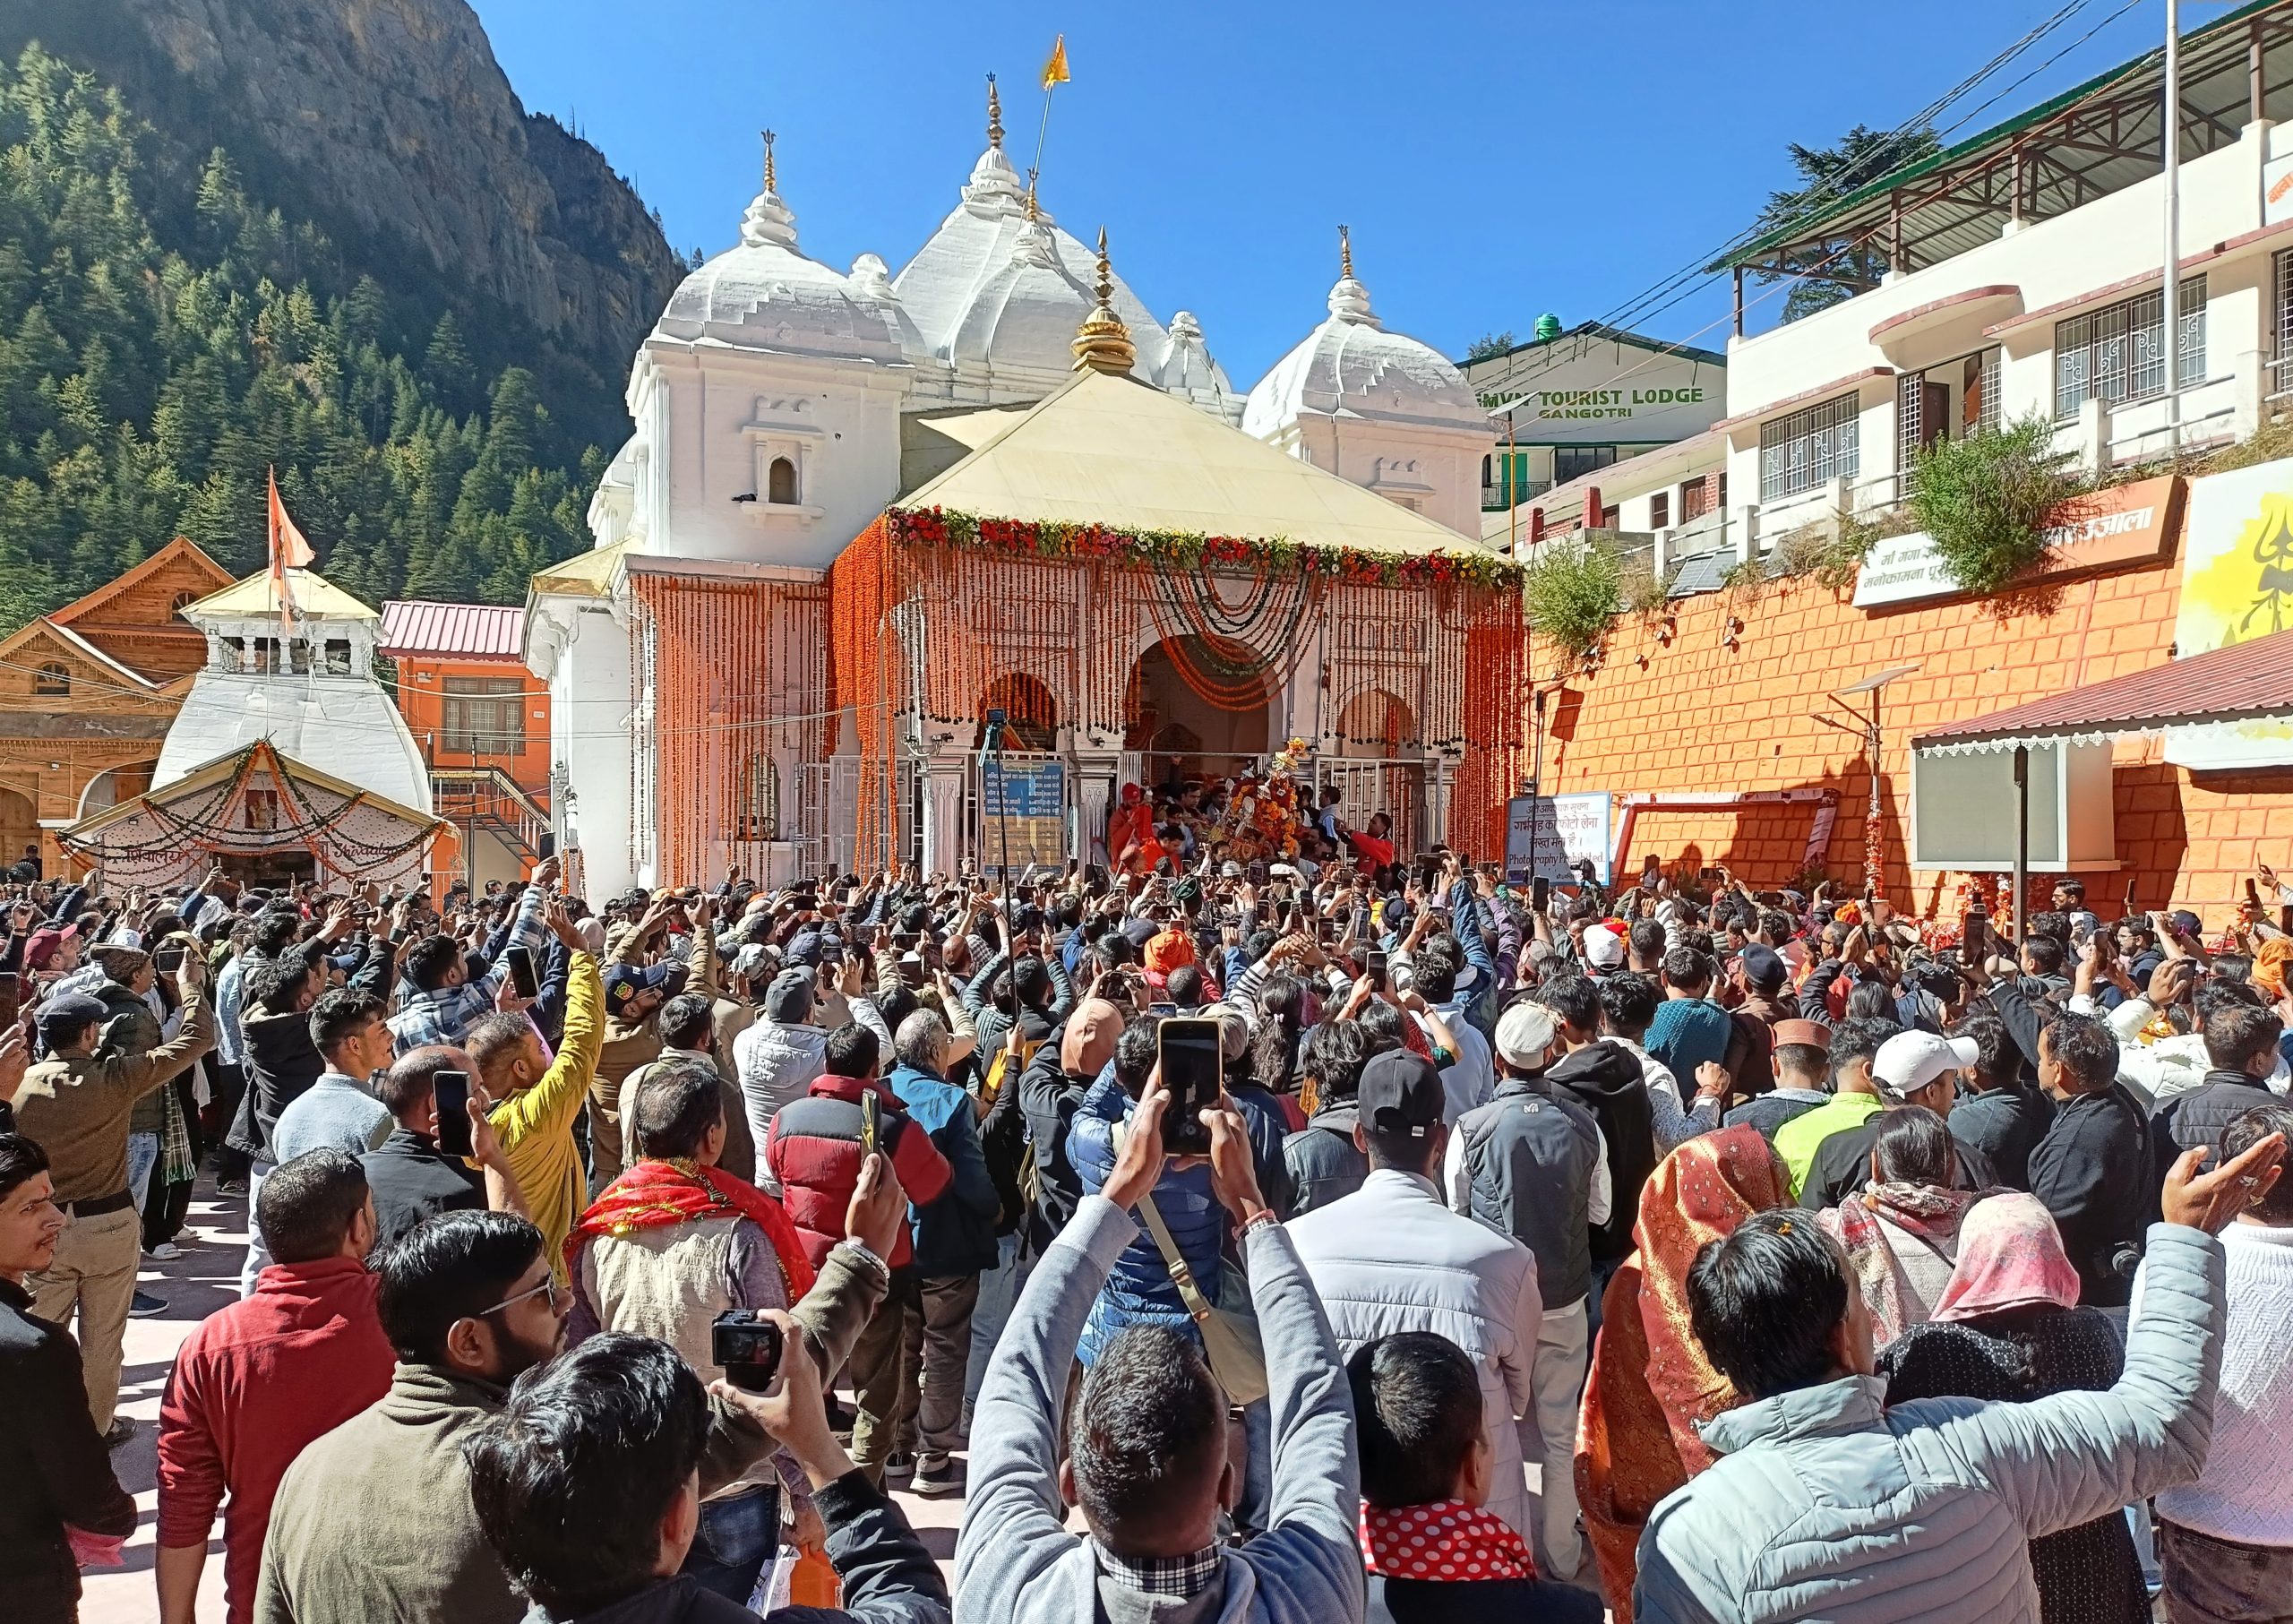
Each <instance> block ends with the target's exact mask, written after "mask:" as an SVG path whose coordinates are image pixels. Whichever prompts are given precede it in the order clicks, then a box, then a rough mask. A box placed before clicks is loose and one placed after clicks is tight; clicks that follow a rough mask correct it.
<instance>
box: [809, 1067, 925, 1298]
mask: <svg viewBox="0 0 2293 1624" xmlns="http://www.w3.org/2000/svg"><path fill="white" fill-rule="evenodd" d="M864 1091H872V1092H873V1093H874V1094H875V1096H876V1098H877V1100H878V1102H879V1103H880V1106H881V1110H882V1115H881V1116H880V1119H879V1121H878V1125H877V1132H878V1133H879V1134H880V1136H881V1142H880V1145H879V1147H878V1148H879V1149H880V1150H882V1151H884V1152H885V1153H886V1154H888V1155H889V1156H890V1157H891V1162H892V1172H893V1173H896V1174H897V1175H898V1178H899V1183H900V1188H901V1189H902V1190H906V1192H907V1199H908V1201H909V1203H910V1204H911V1205H913V1206H915V1207H928V1206H930V1205H931V1204H932V1202H933V1201H936V1200H938V1199H940V1192H941V1191H943V1190H946V1189H947V1188H948V1181H949V1179H950V1178H952V1177H953V1176H954V1174H953V1173H952V1172H951V1171H950V1170H949V1166H948V1158H947V1157H945V1156H941V1155H940V1147H938V1146H936V1145H934V1144H933V1143H932V1136H931V1135H930V1134H928V1133H926V1132H925V1131H924V1130H923V1129H922V1128H921V1127H919V1126H918V1125H917V1124H916V1123H915V1121H912V1120H911V1119H910V1118H909V1116H908V1114H907V1107H906V1106H905V1105H903V1104H900V1103H899V1096H897V1095H896V1094H894V1093H893V1092H892V1091H891V1090H890V1089H889V1087H885V1086H884V1085H883V1084H882V1083H881V1082H878V1081H874V1080H872V1079H870V1078H857V1077H824V1078H820V1080H819V1081H817V1082H815V1083H814V1084H813V1085H812V1090H811V1092H810V1093H809V1094H807V1095H806V1096H805V1097H804V1098H803V1099H801V1100H792V1101H791V1102H789V1103H788V1104H786V1105H783V1106H782V1107H781V1108H780V1109H779V1110H778V1111H777V1112H776V1113H774V1114H773V1118H772V1132H771V1134H770V1136H769V1138H768V1139H766V1140H765V1147H764V1157H765V1165H766V1166H768V1167H769V1168H771V1169H772V1176H773V1178H774V1179H775V1180H777V1181H778V1182H779V1185H780V1199H781V1202H782V1204H783V1205H784V1206H786V1208H787V1209H788V1216H789V1218H790V1219H791V1220H793V1221H794V1224H795V1225H796V1233H798V1234H799V1235H800V1236H801V1237H802V1238H803V1243H804V1256H805V1257H806V1258H808V1259H811V1261H812V1267H814V1268H818V1267H820V1260H821V1259H824V1258H826V1257H827V1256H828V1249H829V1247H831V1246H834V1245H835V1244H836V1243H837V1242H838V1241H841V1240H842V1239H844V1215H845V1213H846V1209H847V1208H849V1207H851V1205H852V1192H853V1190H855V1189H856V1188H857V1187H858V1185H859V1183H860V1164H861V1161H862V1159H863V1153H862V1151H861V1148H860V1096H861V1095H862V1093H863V1092H864ZM914 1258H915V1248H914V1247H913V1246H912V1245H911V1244H910V1241H909V1234H908V1226H907V1225H906V1224H901V1225H900V1230H899V1238H898V1240H897V1242H894V1243H893V1246H892V1255H891V1256H890V1257H889V1258H887V1259H884V1261H885V1262H887V1263H889V1264H890V1265H891V1267H894V1268H898V1267H901V1266H902V1265H903V1264H906V1263H908V1262H910V1261H912V1260H913V1259H914Z"/></svg>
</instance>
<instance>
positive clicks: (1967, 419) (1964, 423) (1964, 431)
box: [1959, 345, 1998, 439]
mask: <svg viewBox="0 0 2293 1624" xmlns="http://www.w3.org/2000/svg"><path fill="white" fill-rule="evenodd" d="M1997 426H1998V349H1997V346H1995V345H1994V346H1993V347H1992V348H1988V349H1985V350H1980V351H1978V352H1977V353H1975V354H1974V355H1971V356H1969V357H1967V358H1966V361H1965V363H1964V365H1962V367H1961V368H1960V376H1959V434H1960V437H1961V438H1962V439H1963V438H1964V437H1965V436H1966V435H1968V434H1982V433H1986V432H1988V431H1989V430H1991V429H1995V428H1997Z"/></svg>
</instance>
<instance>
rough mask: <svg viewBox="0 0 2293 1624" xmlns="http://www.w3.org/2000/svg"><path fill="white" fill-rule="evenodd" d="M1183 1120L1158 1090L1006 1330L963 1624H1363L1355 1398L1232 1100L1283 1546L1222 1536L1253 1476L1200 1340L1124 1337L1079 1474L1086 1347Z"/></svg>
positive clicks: (981, 1461)
mask: <svg viewBox="0 0 2293 1624" xmlns="http://www.w3.org/2000/svg"><path fill="white" fill-rule="evenodd" d="M1169 1104H1170V1095H1169V1093H1168V1091H1167V1090H1165V1089H1164V1087H1163V1086H1162V1082H1161V1078H1160V1077H1159V1075H1158V1076H1157V1077H1156V1078H1154V1079H1153V1080H1151V1081H1150V1082H1149V1083H1148V1085H1147V1092H1146V1095H1145V1096H1144V1097H1143V1098H1142V1099H1141V1101H1140V1103H1139V1105H1138V1110H1137V1112H1136V1113H1135V1114H1134V1116H1133V1118H1132V1120H1131V1123H1130V1130H1129V1133H1128V1135H1127V1136H1126V1137H1125V1139H1124V1142H1123V1146H1122V1150H1121V1155H1120V1156H1118V1158H1117V1159H1116V1162H1115V1165H1114V1170H1113V1172H1112V1174H1111V1175H1110V1176H1109V1178H1108V1180H1107V1181H1106V1183H1105V1184H1104V1187H1103V1189H1102V1193H1100V1194H1098V1195H1095V1196H1087V1197H1086V1198H1084V1199H1083V1201H1082V1203H1081V1205H1080V1206H1079V1207H1078V1209H1077V1210H1076V1214H1075V1216H1074V1219H1073V1221H1072V1222H1070V1223H1069V1224H1068V1225H1067V1227H1066V1228H1065V1229H1064V1230H1062V1231H1061V1233H1060V1234H1059V1237H1058V1239H1056V1240H1055V1241H1053V1242H1052V1243H1051V1244H1050V1246H1048V1247H1047V1248H1045V1249H1044V1251H1043V1258H1042V1259H1041V1260H1040V1261H1039V1262H1038V1263H1037V1264H1036V1265H1035V1272H1034V1274H1033V1275H1032V1276H1030V1277H1029V1279H1028V1281H1027V1284H1026V1290H1025V1291H1024V1292H1022V1293H1021V1294H1020V1297H1019V1302H1018V1307H1017V1308H1016V1309H1015V1310H1013V1311H1012V1315H1011V1319H1010V1323H1009V1325H1008V1326H1007V1327H1006V1328H1005V1330H1004V1333H1003V1340H1002V1342H1001V1345H1000V1346H999V1348H998V1350H997V1354H998V1357H997V1360H996V1362H995V1363H994V1364H993V1365H992V1366H991V1367H990V1369H989V1371H988V1375H987V1380H986V1384H985V1386H984V1387H983V1388H981V1390H980V1395H979V1404H978V1408H977V1413H976V1416H975V1422H974V1424H973V1428H972V1440H973V1442H972V1456H971V1498H970V1501H969V1503H968V1504H967V1505H966V1508H965V1517H964V1525H963V1532H962V1534H960V1535H959V1536H958V1540H957V1542H956V1618H957V1621H958V1624H1074V1620H1077V1619H1087V1618H1091V1617H1093V1616H1097V1617H1100V1618H1104V1620H1107V1624H1209V1621H1210V1620H1216V1624H1359V1620H1361V1608H1362V1596H1363V1579H1362V1572H1361V1551H1360V1549H1359V1548H1358V1546H1357V1545H1356V1544H1355V1536H1354V1524H1355V1521H1356V1518H1357V1517H1358V1516H1359V1514H1360V1510H1361V1474H1360V1470H1359V1467H1358V1465H1356V1462H1355V1457H1354V1448H1353V1396H1352V1390H1351V1388H1350V1387H1349V1386H1348V1384H1347V1381H1346V1377H1345V1371H1344V1365H1343V1364H1342V1362H1340V1361H1339V1359H1338V1354H1337V1344H1336V1342H1335V1339H1334V1338H1333V1337H1332V1336H1331V1335H1330V1329H1329V1325H1328V1322H1327V1320H1326V1319H1324V1318H1323V1315H1322V1309H1321V1302H1320V1300H1319V1299H1318V1298H1317V1297H1316V1296H1315V1294H1314V1289H1313V1286H1312V1285H1311V1283H1310V1281H1309V1280H1308V1279H1307V1277H1306V1271H1305V1269H1304V1267H1302V1266H1301V1264H1300V1263H1299V1261H1298V1255H1297V1253H1296V1251H1295V1250H1293V1249H1292V1246H1291V1243H1290V1237H1289V1236H1288V1235H1287V1234H1286V1233H1284V1230H1283V1228H1282V1225H1281V1224H1279V1223H1278V1222H1277V1221H1276V1220H1275V1216H1274V1215H1273V1214H1272V1213H1271V1212H1269V1211H1268V1210H1267V1207H1266V1204H1265V1202H1264V1200H1263V1199H1261V1198H1260V1196H1259V1194H1258V1177H1257V1173H1256V1171H1255V1169H1254V1165H1253V1163H1252V1161H1251V1156H1250V1134H1249V1130H1248V1128H1247V1127H1246V1126H1245V1124H1244V1123H1243V1121H1242V1119H1241V1115H1240V1114H1239V1113H1236V1112H1234V1111H1233V1110H1232V1108H1231V1106H1229V1105H1226V1104H1225V1103H1224V1102H1223V1101H1222V1103H1221V1104H1222V1107H1224V1108H1222V1109H1219V1110H1215V1111H1206V1112H1204V1113H1203V1116H1204V1120H1205V1121H1206V1122H1207V1124H1208V1126H1209V1128H1210V1133H1211V1151H1210V1161H1211V1169H1212V1173H1213V1181H1214V1186H1215V1189H1216V1190H1217V1193H1218V1199H1219V1200H1220V1201H1221V1202H1222V1203H1223V1204H1224V1206H1225V1207H1226V1208H1227V1209H1228V1210H1229V1211H1230V1212H1232V1214H1233V1215H1234V1217H1235V1220H1236V1221H1237V1223H1238V1224H1240V1225H1241V1234H1242V1258H1243V1262H1244V1265H1245V1267H1246V1268H1247V1270H1248V1272H1249V1276H1250V1296H1251V1299H1252V1301H1253V1302H1254V1304H1255V1306H1256V1308H1257V1310H1258V1328H1259V1331H1260V1334H1261V1336H1263V1338H1264V1342H1265V1349H1266V1377H1267V1387H1268V1389H1269V1391H1268V1395H1267V1396H1268V1400H1269V1403H1270V1404H1271V1406H1272V1410H1273V1431H1274V1467H1273V1474H1272V1477H1273V1493H1272V1496H1271V1499H1270V1503H1269V1507H1268V1517H1267V1529H1266V1532H1265V1533H1263V1534H1259V1535H1258V1537H1257V1538H1256V1539H1253V1540H1252V1541H1251V1542H1250V1543H1249V1544H1248V1545H1246V1546H1244V1547H1242V1548H1241V1549H1240V1550H1233V1549H1230V1548H1228V1547H1227V1546H1226V1545H1225V1544H1224V1542H1222V1541H1221V1540H1220V1538H1219V1534H1218V1524H1219V1514H1220V1513H1221V1512H1222V1511H1223V1510H1224V1509H1226V1508H1230V1507H1231V1506H1232V1504H1233V1502H1234V1498H1235V1494H1236V1491H1238V1490H1239V1489H1240V1487H1241V1476H1242V1473H1241V1465H1240V1463H1238V1462H1235V1461H1233V1460H1232V1459H1231V1458H1230V1457H1229V1455H1228V1437H1229V1432H1230V1429H1229V1426H1228V1419H1227V1418H1228V1407H1229V1401H1228V1398H1227V1396H1226V1394H1225V1392H1224V1390H1223V1389H1222V1388H1221V1387H1220V1386H1219V1383H1218V1381H1217V1379H1215V1377H1214V1376H1213V1375H1212V1374H1211V1373H1210V1370H1209V1367H1208V1365H1207V1363H1206V1362H1204V1359H1203V1356H1202V1353H1201V1352H1200V1350H1199V1349H1198V1347H1197V1346H1196V1345H1195V1344H1194V1342H1193V1341H1192V1339H1190V1338H1189V1337H1186V1336H1181V1335H1180V1334H1179V1333H1178V1332H1176V1331H1173V1330H1171V1329H1169V1328H1163V1327H1137V1328H1131V1329H1129V1330H1126V1331H1123V1332H1121V1333H1119V1334H1118V1335H1117V1336H1114V1337H1112V1339H1110V1341H1109V1343H1108V1345H1107V1346H1106V1348H1105V1349H1104V1351H1103V1352H1102V1353H1101V1355H1100V1357H1099V1359H1098V1361H1097V1362H1095V1364H1094V1365H1093V1366H1092V1368H1091V1370H1090V1372H1089V1373H1088V1374H1087V1375H1086V1377H1085V1378H1084V1379H1083V1382H1082V1385H1081V1388H1080V1390H1079V1391H1078V1394H1077V1396H1076V1399H1075V1404H1074V1406H1073V1413H1072V1414H1071V1416H1070V1417H1069V1424H1068V1445H1069V1454H1068V1457H1067V1459H1066V1460H1064V1461H1063V1462H1061V1461H1060V1448H1059V1435H1058V1429H1059V1416H1060V1411H1061V1403H1062V1399H1063V1397H1064V1396H1065V1394H1066V1392H1067V1386H1068V1373H1069V1371H1070V1370H1071V1369H1072V1368H1073V1366H1074V1362H1075V1345H1076V1342H1077V1340H1078V1338H1079V1336H1081V1334H1082V1329H1083V1321H1084V1319H1085V1318H1086V1316H1087V1315H1088V1314H1089V1312H1090V1310H1091V1303H1092V1301H1093V1300H1094V1299H1095V1298H1096V1297H1097V1295H1098V1293H1099V1288H1100V1286H1101V1285H1103V1284H1104V1281H1105V1280H1106V1277H1107V1271H1108V1270H1109V1269H1110V1268H1111V1267H1112V1266H1113V1264H1114V1260H1115V1259H1117V1258H1118V1257H1120V1256H1121V1254H1122V1252H1123V1250H1124V1249H1125V1248H1126V1247H1128V1246H1129V1244H1130V1242H1131V1241H1132V1240H1133V1239H1134V1238H1135V1237H1136V1236H1137V1234H1138V1227H1137V1225H1136V1224H1133V1223H1132V1221H1131V1218H1130V1216H1129V1207H1131V1206H1132V1204H1133V1203H1135V1202H1136V1201H1137V1200H1138V1199H1139V1197H1141V1196H1142V1195H1145V1194H1146V1193H1147V1192H1148V1191H1151V1190H1153V1189H1154V1188H1155V1180H1156V1179H1157V1178H1158V1177H1160V1176H1161V1173H1162V1171H1163V1161H1164V1156H1163V1136H1162V1118H1163V1113H1164V1110H1165V1108H1167V1106H1168V1105H1169ZM1054 1463H1058V1464H1057V1465H1054ZM1070 1504H1071V1505H1078V1506H1080V1507H1081V1508H1082V1511H1083V1519H1084V1522H1085V1523H1086V1525H1088V1527H1089V1529H1090V1532H1089V1534H1087V1535H1083V1534H1070V1533H1069V1532H1068V1531H1067V1528H1066V1526H1065V1521H1066V1513H1067V1508H1068V1506H1069V1505H1070Z"/></svg>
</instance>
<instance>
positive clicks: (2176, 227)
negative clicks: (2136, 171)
mask: <svg viewBox="0 0 2293 1624" xmlns="http://www.w3.org/2000/svg"><path fill="white" fill-rule="evenodd" d="M2163 112H2164V124H2165V149H2166V150H2165V169H2164V175H2165V182H2166V272H2165V286H2164V288H2163V289H2162V290H2161V291H2160V295H2159V331H2160V333H2161V334H2162V335H2163V342H2164V344H2165V348H2166V451H2167V454H2168V456H2173V455H2177V454H2178V453H2179V452H2180V451H2181V446H2182V398H2181V388H2182V380H2181V370H2182V369H2181V348H2182V309H2181V305H2182V299H2181V292H2182V289H2181V281H2182V279H2181V266H2182V253H2181V238H2182V199H2181V178H2182V19H2181V0H2166V85H2165V107H2164V109H2163Z"/></svg>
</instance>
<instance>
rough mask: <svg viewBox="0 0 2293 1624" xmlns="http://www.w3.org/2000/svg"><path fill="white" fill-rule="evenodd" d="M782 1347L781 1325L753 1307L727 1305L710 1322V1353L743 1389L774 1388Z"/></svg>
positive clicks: (731, 1380)
mask: <svg viewBox="0 0 2293 1624" xmlns="http://www.w3.org/2000/svg"><path fill="white" fill-rule="evenodd" d="M781 1351H782V1341H781V1336H780V1328H779V1327H778V1326H777V1325H775V1324H774V1323H773V1322H772V1321H771V1320H769V1319H766V1318H765V1317H764V1316H763V1315H761V1314H760V1313H758V1312H757V1311H756V1310H754V1309H752V1308H734V1309H726V1310H725V1311H724V1312H723V1313H721V1314H719V1315H717V1318H716V1319H714V1320H712V1321H710V1322H709V1359H710V1360H711V1361H712V1362H714V1363H716V1364H717V1366H718V1367H719V1368H720V1369H722V1370H723V1371H724V1372H725V1379H726V1380H727V1381H729V1382H731V1383H732V1384H733V1385H734V1387H736V1388H740V1389H741V1390H742V1391H743V1392H744V1393H763V1392H768V1391H769V1390H770V1389H771V1387H772V1378H773V1376H774V1375H775V1374H776V1373H777V1371H779V1369H780V1355H781Z"/></svg>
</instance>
